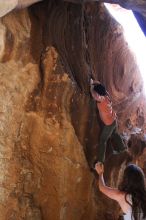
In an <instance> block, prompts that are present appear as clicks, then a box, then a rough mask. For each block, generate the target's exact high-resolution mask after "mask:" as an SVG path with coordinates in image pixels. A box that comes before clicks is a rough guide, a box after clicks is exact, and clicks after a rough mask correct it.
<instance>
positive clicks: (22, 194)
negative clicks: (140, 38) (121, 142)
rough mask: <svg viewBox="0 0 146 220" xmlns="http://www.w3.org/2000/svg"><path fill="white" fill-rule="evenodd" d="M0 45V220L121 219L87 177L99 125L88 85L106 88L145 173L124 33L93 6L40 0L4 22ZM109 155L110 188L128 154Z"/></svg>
mask: <svg viewBox="0 0 146 220" xmlns="http://www.w3.org/2000/svg"><path fill="white" fill-rule="evenodd" d="M0 39H1V41H0V45H1V46H0V61H1V63H0V75H1V78H0V79H1V81H0V82H1V84H0V85H1V86H0V90H1V96H0V103H1V105H0V106H1V107H0V108H1V111H0V134H1V138H0V155H1V157H0V166H1V169H0V170H1V171H0V172H1V175H0V188H1V189H0V219H2V220H5V219H6V220H7V219H11V220H13V219H14V220H16V219H17V220H19V219H20V220H21V219H25V220H42V219H43V220H44V219H45V220H68V219H70V220H79V219H83V220H86V219H89V220H90V219H91V220H99V219H102V220H108V219H112V220H113V219H118V216H119V207H118V206H117V204H115V203H113V202H112V201H111V200H108V199H107V198H105V197H104V196H103V195H101V194H100V193H99V192H98V189H97V186H96V181H95V176H94V173H92V172H91V171H90V168H91V166H92V164H93V162H94V160H95V159H96V151H97V147H98V140H99V135H100V128H101V122H100V120H99V117H98V113H97V112H96V106H95V103H94V101H93V100H92V99H91V97H90V93H89V80H90V77H91V75H92V76H93V77H94V78H95V79H98V80H100V81H101V82H102V83H104V84H105V85H106V87H107V89H108V91H109V93H110V95H111V97H112V101H113V105H114V109H115V110H116V111H117V115H118V118H119V130H120V132H121V133H123V137H124V138H125V141H126V142H127V143H128V144H129V148H130V149H131V152H132V154H133V162H136V163H137V164H139V165H140V166H141V167H142V168H143V169H144V171H146V161H145V153H146V152H145V139H144V138H145V137H144V132H145V123H144V121H145V97H144V94H143V89H142V87H143V86H142V79H141V77H140V73H139V70H138V67H137V65H136V63H135V59H134V56H133V55H132V53H131V52H130V50H129V48H128V45H127V43H126V42H125V40H124V38H123V34H122V28H121V27H120V26H119V25H118V24H117V23H116V22H115V21H114V20H113V19H112V18H111V17H110V16H109V15H108V13H107V11H106V10H105V8H104V7H103V6H101V5H99V4H96V3H93V4H85V5H84V7H82V6H81V5H74V4H70V3H63V2H60V1H48V2H47V1H45V2H44V4H41V5H37V6H33V7H32V8H31V9H29V10H23V11H20V12H14V13H11V14H10V15H8V16H6V17H4V18H2V19H1V20H0ZM140 129H141V130H140ZM139 131H140V132H139ZM109 154H110V149H107V160H106V164H105V170H106V173H105V177H106V180H107V183H109V184H111V185H112V186H116V185H117V184H118V182H119V180H120V177H121V174H122V171H123V169H124V167H125V166H126V163H127V162H128V158H125V157H123V156H122V155H119V156H118V157H115V158H113V159H112V160H108V158H109ZM115 207H116V208H115Z"/></svg>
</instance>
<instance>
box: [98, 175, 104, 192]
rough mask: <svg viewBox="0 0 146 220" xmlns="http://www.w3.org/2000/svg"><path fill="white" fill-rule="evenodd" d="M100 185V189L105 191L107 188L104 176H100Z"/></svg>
mask: <svg viewBox="0 0 146 220" xmlns="http://www.w3.org/2000/svg"><path fill="white" fill-rule="evenodd" d="M98 184H99V189H100V191H103V189H104V187H105V182H104V177H103V174H100V175H99V180H98Z"/></svg>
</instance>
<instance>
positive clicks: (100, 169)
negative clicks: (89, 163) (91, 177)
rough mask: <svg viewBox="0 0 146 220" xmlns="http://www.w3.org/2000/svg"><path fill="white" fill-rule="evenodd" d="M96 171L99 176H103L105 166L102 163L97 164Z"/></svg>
mask: <svg viewBox="0 0 146 220" xmlns="http://www.w3.org/2000/svg"><path fill="white" fill-rule="evenodd" d="M95 170H96V172H97V173H98V174H99V175H101V174H103V173H104V165H103V163H101V162H98V163H96V164H95Z"/></svg>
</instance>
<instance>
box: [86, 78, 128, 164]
mask: <svg viewBox="0 0 146 220" xmlns="http://www.w3.org/2000/svg"><path fill="white" fill-rule="evenodd" d="M90 86H91V88H90V91H91V95H92V97H93V99H94V100H95V101H96V105H97V108H98V110H99V115H100V118H101V120H102V122H103V124H104V127H103V130H102V133H101V135H100V140H99V146H98V154H97V161H98V162H102V163H104V161H105V151H106V144H107V141H108V139H109V138H110V137H111V136H112V137H113V138H114V139H115V142H116V144H117V146H116V147H117V150H118V152H119V153H120V152H122V151H124V150H126V149H127V147H126V146H125V144H124V142H123V140H122V138H121V136H120V135H119V134H118V132H117V116H116V113H115V111H114V110H113V108H112V102H111V100H110V97H109V94H108V92H107V91H106V89H105V87H104V86H103V85H102V84H101V83H100V82H99V81H93V80H92V79H91V82H90Z"/></svg>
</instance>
